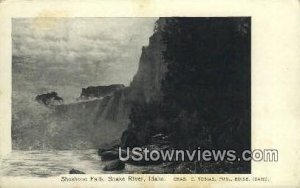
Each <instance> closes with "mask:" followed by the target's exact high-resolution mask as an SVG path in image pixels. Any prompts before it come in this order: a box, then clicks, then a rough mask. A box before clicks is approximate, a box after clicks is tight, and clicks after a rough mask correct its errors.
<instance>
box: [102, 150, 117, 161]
mask: <svg viewBox="0 0 300 188" xmlns="http://www.w3.org/2000/svg"><path fill="white" fill-rule="evenodd" d="M100 156H101V160H102V161H111V160H115V159H119V152H118V151H114V150H113V151H104V152H102V153H101V155H100Z"/></svg>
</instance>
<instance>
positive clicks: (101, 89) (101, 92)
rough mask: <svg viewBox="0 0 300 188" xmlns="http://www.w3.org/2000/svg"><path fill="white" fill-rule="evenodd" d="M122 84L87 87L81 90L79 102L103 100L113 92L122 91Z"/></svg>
mask: <svg viewBox="0 0 300 188" xmlns="http://www.w3.org/2000/svg"><path fill="white" fill-rule="evenodd" d="M124 87H125V86H124V85H123V84H113V85H108V86H89V87H87V88H82V91H81V95H80V97H79V98H78V99H79V100H86V99H93V98H103V97H106V96H110V95H112V94H113V93H114V92H115V91H117V90H120V89H123V88H124Z"/></svg>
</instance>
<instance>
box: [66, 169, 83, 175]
mask: <svg viewBox="0 0 300 188" xmlns="http://www.w3.org/2000/svg"><path fill="white" fill-rule="evenodd" d="M69 174H85V173H84V172H81V171H80V170H76V169H74V168H73V169H71V170H70V171H69Z"/></svg>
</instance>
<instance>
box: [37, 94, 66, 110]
mask: <svg viewBox="0 0 300 188" xmlns="http://www.w3.org/2000/svg"><path fill="white" fill-rule="evenodd" d="M35 100H36V101H37V102H39V103H41V104H44V105H46V106H49V105H58V104H62V103H63V101H64V100H63V98H61V97H60V96H58V94H57V93H56V92H54V91H53V92H50V93H45V94H41V95H38V96H36V97H35Z"/></svg>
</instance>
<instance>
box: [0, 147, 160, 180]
mask: <svg viewBox="0 0 300 188" xmlns="http://www.w3.org/2000/svg"><path fill="white" fill-rule="evenodd" d="M104 165H105V162H102V161H101V158H100V157H99V156H98V155H97V151H96V150H65V151H60V150H59V151H58V150H52V151H47V150H39V151H37V150H35V151H13V152H12V153H11V154H10V155H8V156H6V157H4V158H2V159H1V162H0V175H1V176H24V177H50V176H59V175H61V174H68V173H69V170H71V169H72V168H74V169H77V170H80V171H83V172H85V173H87V174H102V173H112V172H106V171H102V169H103V167H104ZM156 168H159V166H147V167H137V166H132V165H128V164H126V167H125V169H124V170H122V171H114V172H113V173H136V172H142V171H149V170H151V171H153V170H155V169H156Z"/></svg>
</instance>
